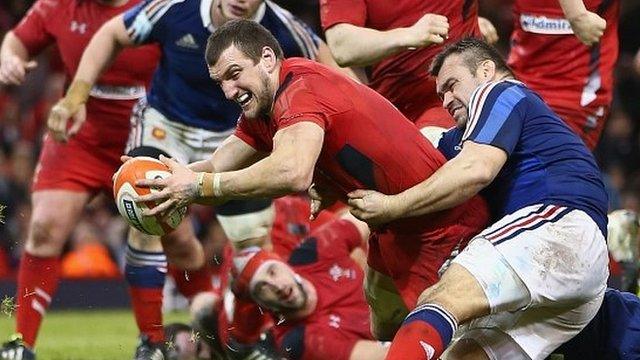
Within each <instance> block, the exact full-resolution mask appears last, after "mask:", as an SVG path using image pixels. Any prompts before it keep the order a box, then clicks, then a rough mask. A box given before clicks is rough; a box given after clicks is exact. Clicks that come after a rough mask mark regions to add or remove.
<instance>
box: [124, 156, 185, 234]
mask: <svg viewBox="0 0 640 360" xmlns="http://www.w3.org/2000/svg"><path fill="white" fill-rule="evenodd" d="M169 175H171V173H170V172H169V168H168V167H167V166H166V165H165V164H163V163H162V162H161V161H160V160H156V159H154V158H152V157H147V156H140V157H135V158H131V159H129V160H127V162H125V163H124V164H122V166H120V169H118V171H117V172H116V173H115V175H114V176H113V197H114V198H115V200H116V205H117V206H118V211H119V212H120V215H122V217H123V218H124V219H125V220H127V222H129V224H131V225H132V226H133V227H135V228H136V229H138V230H140V231H141V232H143V233H145V234H149V235H158V236H161V235H164V234H167V233H169V232H171V231H172V230H173V229H175V228H176V227H177V226H178V225H179V224H180V222H181V221H182V219H183V218H184V216H185V214H186V212H187V209H186V208H181V209H178V210H175V211H173V212H171V213H169V214H158V215H155V216H143V215H142V212H143V211H144V210H146V209H151V208H153V207H154V206H156V205H157V204H156V202H155V201H148V202H144V203H136V202H134V198H135V197H137V196H142V195H147V194H149V193H152V192H155V191H158V190H155V189H149V188H142V187H138V186H136V180H140V179H157V178H166V177H168V176H169Z"/></svg>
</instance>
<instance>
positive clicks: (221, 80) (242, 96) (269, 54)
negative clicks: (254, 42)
mask: <svg viewBox="0 0 640 360" xmlns="http://www.w3.org/2000/svg"><path fill="white" fill-rule="evenodd" d="M271 61H273V62H275V61H276V58H275V53H274V52H273V50H271V48H269V47H265V48H264V50H263V54H262V57H261V58H260V60H259V61H258V62H257V63H254V62H253V60H251V59H250V58H249V57H247V56H246V55H245V54H244V53H243V52H242V51H240V50H239V49H238V48H237V47H236V46H235V45H231V46H229V47H228V48H227V49H225V50H224V51H223V52H222V54H220V58H219V59H218V61H217V62H216V63H215V64H213V65H212V66H210V67H209V75H210V76H211V79H213V80H214V81H215V82H217V83H218V85H220V87H221V88H222V91H223V92H224V96H225V97H226V98H227V99H229V100H231V101H235V102H236V103H237V104H238V105H240V107H241V108H242V112H243V113H244V115H245V116H246V117H247V118H249V119H255V118H257V117H260V116H263V115H267V114H269V112H270V111H271V106H272V105H273V96H274V94H275V90H274V89H273V87H272V86H271V83H270V81H269V69H271V67H270V66H269V65H267V63H270V62H271ZM270 64H271V63H270Z"/></svg>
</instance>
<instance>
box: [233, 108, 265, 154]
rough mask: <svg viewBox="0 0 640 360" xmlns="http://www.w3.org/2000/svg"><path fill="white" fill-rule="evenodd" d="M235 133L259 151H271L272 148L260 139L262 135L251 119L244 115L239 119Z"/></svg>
mask: <svg viewBox="0 0 640 360" xmlns="http://www.w3.org/2000/svg"><path fill="white" fill-rule="evenodd" d="M233 135H235V136H237V137H238V138H240V140H242V141H244V142H245V143H247V144H248V145H249V146H251V147H252V148H254V149H256V150H258V151H264V152H270V151H271V149H270V148H269V147H268V146H267V145H266V144H265V143H264V142H263V141H262V140H261V139H260V135H259V134H258V131H257V130H256V129H255V127H254V126H251V124H250V121H249V120H247V119H246V118H245V117H244V116H243V117H241V118H240V120H239V121H238V126H236V131H235V132H234V133H233Z"/></svg>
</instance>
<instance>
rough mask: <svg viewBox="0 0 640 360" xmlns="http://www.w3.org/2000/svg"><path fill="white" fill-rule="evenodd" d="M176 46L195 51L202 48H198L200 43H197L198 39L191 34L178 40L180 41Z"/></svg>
mask: <svg viewBox="0 0 640 360" xmlns="http://www.w3.org/2000/svg"><path fill="white" fill-rule="evenodd" d="M176 45H178V46H180V47H183V48H187V49H194V50H197V49H199V48H200V46H198V43H197V42H196V39H195V38H194V37H193V35H191V34H187V35H185V36H183V37H181V38H180V39H178V41H176Z"/></svg>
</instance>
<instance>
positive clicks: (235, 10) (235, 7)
mask: <svg viewBox="0 0 640 360" xmlns="http://www.w3.org/2000/svg"><path fill="white" fill-rule="evenodd" d="M263 1H264V0H220V12H221V13H222V16H224V17H225V18H226V19H228V20H231V19H250V18H252V17H253V16H254V15H255V14H256V11H258V8H259V7H260V5H261V4H262V3H263Z"/></svg>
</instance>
